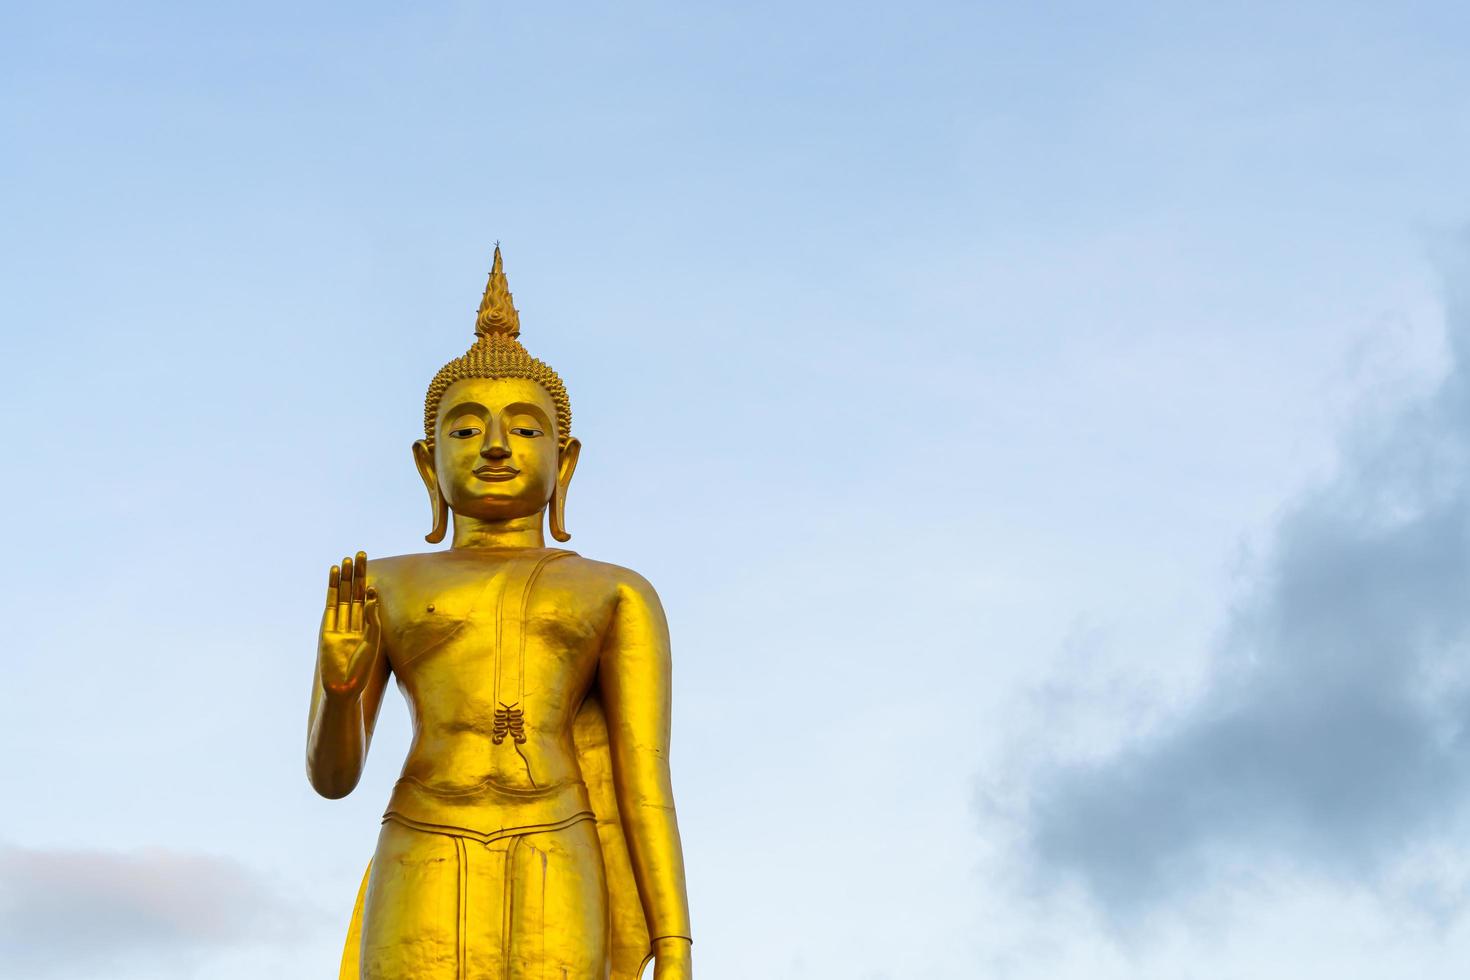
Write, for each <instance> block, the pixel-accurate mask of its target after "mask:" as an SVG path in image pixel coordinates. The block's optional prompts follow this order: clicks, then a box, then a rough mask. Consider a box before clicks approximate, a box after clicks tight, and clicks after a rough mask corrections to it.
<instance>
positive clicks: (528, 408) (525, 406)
mask: <svg viewBox="0 0 1470 980" xmlns="http://www.w3.org/2000/svg"><path fill="white" fill-rule="evenodd" d="M505 410H506V411H507V412H527V413H529V414H531V415H534V416H536V417H537V418H539V419H542V420H545V421H548V422H549V421H550V420H551V416H549V415H547V414H546V409H544V408H542V407H541V406H540V405H537V404H536V403H535V402H511V403H510V404H509V405H507V406H505Z"/></svg>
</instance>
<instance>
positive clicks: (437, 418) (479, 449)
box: [306, 248, 692, 980]
mask: <svg viewBox="0 0 1470 980" xmlns="http://www.w3.org/2000/svg"><path fill="white" fill-rule="evenodd" d="M519 332H520V318H519V314H518V313H517V312H516V310H515V308H514V306H513V305H512V304H511V297H510V291H509V288H508V286H507V284H506V282H505V274H504V270H503V268H502V263H501V258H500V250H499V248H497V249H496V253H495V265H494V269H493V271H492V273H491V277H490V284H489V285H488V286H487V288H486V291H485V299H484V301H483V302H482V303H481V307H480V311H479V316H478V319H477V323H476V334H477V340H476V342H475V345H474V346H473V347H471V349H470V351H469V352H468V353H466V355H465V356H464V357H462V358H459V359H457V360H455V361H451V362H450V363H449V364H447V365H445V367H444V368H443V369H442V370H441V371H440V372H439V374H438V375H437V376H436V377H435V379H434V382H433V383H432V384H431V385H430V388H429V394H428V398H427V399H426V407H427V411H426V417H427V423H426V432H425V436H426V437H425V438H424V439H422V440H420V441H419V442H416V443H415V444H414V446H413V455H414V461H415V463H416V465H417V466H418V470H419V474H420V476H421V477H422V478H423V481H424V485H425V487H426V488H427V490H428V492H429V500H430V504H431V507H432V515H433V517H432V529H431V531H430V533H429V535H428V539H429V540H430V541H431V542H437V541H440V540H442V539H443V538H444V537H445V535H446V534H447V533H448V531H449V528H450V526H451V525H452V527H453V537H452V539H451V547H450V548H449V549H448V550H446V551H435V552H428V553H424V554H415V555H401V556H398V557H396V558H381V559H378V558H375V559H373V560H372V562H371V563H369V562H368V559H367V556H366V555H364V554H363V553H362V552H358V553H357V555H356V556H355V557H350V558H344V559H343V560H342V562H341V563H340V564H339V565H333V566H332V568H331V571H330V573H329V577H328V588H327V597H326V609H325V612H324V613H323V616H322V626H321V632H320V635H319V639H318V648H317V664H316V676H315V678H314V681H313V684H312V695H311V714H310V721H309V726H308V733H307V750H306V756H307V774H308V777H309V778H310V780H311V784H312V786H313V787H315V789H316V790H317V792H319V793H321V794H322V795H323V796H326V797H329V798H333V799H336V798H340V797H342V796H345V795H347V794H348V793H350V792H351V791H352V789H353V787H355V786H356V785H357V781H358V779H359V778H360V776H361V775H362V768H363V762H364V759H365V757H366V755H367V750H368V745H369V743H370V742H371V740H372V734H373V726H374V724H375V723H376V721H377V717H378V709H379V707H380V706H381V704H382V699H383V695H384V692H385V690H386V687H387V683H388V679H389V677H390V676H391V677H393V678H394V679H395V681H396V682H397V684H398V687H399V689H400V690H401V691H402V692H403V694H404V697H405V698H406V699H407V701H408V704H409V710H410V716H411V718H412V720H413V741H412V744H411V745H410V748H409V751H408V758H407V760H406V761H405V763H404V766H403V772H402V778H400V779H399V781H398V783H397V784H396V785H395V787H394V790H393V792H392V794H391V796H390V798H389V800H388V803H387V808H386V811H385V813H384V818H383V826H382V830H381V832H380V834H379V838H378V845H377V849H376V851H375V852H374V856H373V860H372V862H371V864H370V865H369V869H368V872H367V874H366V876H365V877H364V879H363V886H362V889H361V891H360V893H359V895H358V900H357V906H356V908H355V910H354V912H353V916H352V922H351V925H350V927H349V931H348V938H347V944H346V948H345V949H344V951H343V957H342V967H341V973H340V977H341V978H343V980H347V978H352V980H357V978H363V980H367V978H371V980H472V978H475V980H482V978H483V980H489V978H494V980H512V978H514V980H530V978H541V977H556V978H564V977H565V978H579V980H580V978H611V980H632V978H634V977H637V976H639V975H640V973H641V970H642V969H643V967H644V966H645V965H646V963H647V962H648V959H649V958H650V957H652V958H653V959H654V977H655V978H656V980H684V978H688V977H690V976H692V972H691V965H690V946H691V940H690V927H689V910H688V901H687V898H686V896H685V888H684V861H683V853H682V850H681V847H680V843H679V828H678V823H677V820H676V818H675V813H674V798H673V791H672V788H671V785H670V778H669V763H668V752H669V701H670V692H669V681H670V677H669V637H668V628H667V626H666V624H665V622H664V614H663V610H662V608H661V607H660V605H659V601H658V596H657V595H656V594H655V593H654V591H653V588H652V587H651V586H650V585H649V584H648V583H647V582H646V581H644V580H643V579H642V578H641V577H640V576H638V575H637V574H636V573H634V572H631V571H629V570H627V569H625V568H619V567H618V566H616V565H609V564H605V563H603V562H598V561H592V560H590V559H587V558H583V557H581V556H580V555H577V554H576V553H574V552H571V551H566V550H562V549H557V548H548V547H546V541H545V538H544V537H543V524H544V523H549V524H550V526H551V529H552V534H553V536H554V537H555V538H556V539H557V540H558V541H565V540H567V539H568V538H569V537H570V536H569V535H568V534H567V533H566V529H565V528H566V521H565V504H566V491H567V486H568V484H569V483H570V482H571V478H572V474H573V473H574V472H575V469H576V464H577V454H578V452H579V450H580V445H579V443H578V442H577V440H575V439H573V438H572V437H571V433H570V432H569V431H568V427H569V425H570V421H571V409H570V405H569V403H568V401H567V396H566V390H565V388H564V387H563V386H562V384H561V380H560V378H558V377H557V376H556V374H555V372H553V371H552V370H551V369H550V368H549V367H548V366H546V365H545V364H543V363H542V362H540V361H537V360H535V359H534V358H532V357H531V356H530V355H529V354H528V353H526V351H525V349H524V348H523V347H522V346H521V345H520V343H519V341H518V340H517V337H518V335H519Z"/></svg>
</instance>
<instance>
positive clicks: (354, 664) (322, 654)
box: [317, 551, 381, 696]
mask: <svg viewBox="0 0 1470 980" xmlns="http://www.w3.org/2000/svg"><path fill="white" fill-rule="evenodd" d="M380 638H381V631H380V630H379V628H378V596H377V594H376V593H375V592H374V591H373V590H372V589H369V588H367V555H366V554H365V553H363V552H361V551H359V552H358V553H357V558H356V560H354V559H351V558H343V559H342V564H341V565H340V566H338V565H333V566H332V571H331V573H330V574H329V575H328V576H327V608H326V611H325V612H323V613H322V632H321V637H320V639H319V640H318V641H317V662H318V664H319V665H320V667H321V676H322V688H323V690H325V691H326V693H328V694H333V695H349V696H350V695H356V694H361V693H362V691H363V688H364V687H365V686H366V684H367V680H368V677H369V676H370V675H371V674H372V670H373V664H374V663H375V662H376V660H377V657H378V644H379V642H380Z"/></svg>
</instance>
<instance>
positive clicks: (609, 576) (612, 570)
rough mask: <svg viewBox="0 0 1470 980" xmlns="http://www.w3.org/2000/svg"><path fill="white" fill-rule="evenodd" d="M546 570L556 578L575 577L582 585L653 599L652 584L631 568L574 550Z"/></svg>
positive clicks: (654, 595) (654, 596) (654, 594)
mask: <svg viewBox="0 0 1470 980" xmlns="http://www.w3.org/2000/svg"><path fill="white" fill-rule="evenodd" d="M547 572H548V573H552V574H555V575H557V576H558V577H566V578H569V579H575V580H577V581H578V582H580V583H584V584H585V585H586V586H588V587H591V588H593V589H597V590H605V591H607V592H616V593H620V594H622V593H632V594H635V595H639V596H645V597H650V598H656V595H657V594H656V593H655V592H654V590H653V586H652V585H650V584H649V582H648V579H646V578H644V577H643V576H642V575H639V574H638V573H637V572H635V571H633V570H632V569H631V568H624V567H623V566H622V565H614V564H613V563H612V562H608V561H598V560H597V559H595V558H587V557H585V556H583V555H579V554H577V553H576V552H571V553H569V554H566V555H563V556H562V558H561V560H559V561H557V562H554V563H553V564H552V565H550V566H549V567H548V568H547Z"/></svg>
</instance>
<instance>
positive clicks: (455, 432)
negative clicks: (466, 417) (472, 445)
mask: <svg viewBox="0 0 1470 980" xmlns="http://www.w3.org/2000/svg"><path fill="white" fill-rule="evenodd" d="M449 434H450V436H452V437H453V438H455V439H473V438H474V437H475V436H477V435H479V434H480V430H479V429H477V428H475V427H474V426H473V425H467V426H465V427H464V428H462V429H450V430H449Z"/></svg>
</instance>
